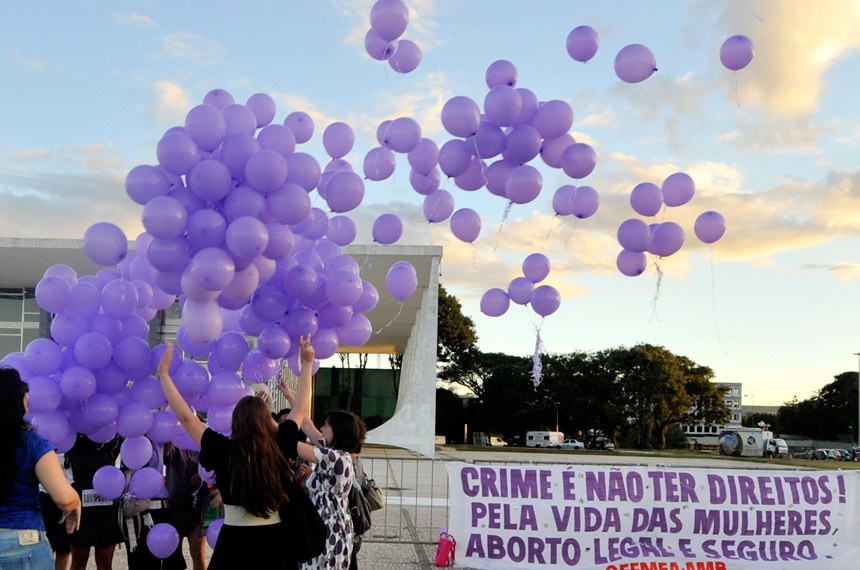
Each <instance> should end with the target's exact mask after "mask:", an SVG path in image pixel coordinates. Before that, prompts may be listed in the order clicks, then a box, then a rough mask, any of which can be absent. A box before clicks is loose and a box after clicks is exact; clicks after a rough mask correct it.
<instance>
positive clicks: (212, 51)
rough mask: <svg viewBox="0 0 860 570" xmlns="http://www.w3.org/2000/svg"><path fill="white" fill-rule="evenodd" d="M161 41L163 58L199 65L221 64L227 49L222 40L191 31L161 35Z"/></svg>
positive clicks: (161, 55)
mask: <svg viewBox="0 0 860 570" xmlns="http://www.w3.org/2000/svg"><path fill="white" fill-rule="evenodd" d="M159 42H160V43H161V54H160V57H161V58H163V59H170V60H178V61H184V62H186V63H191V64H194V65H199V66H212V65H220V64H221V63H223V61H224V55H225V50H224V46H223V45H221V43H220V42H218V41H216V40H213V39H210V38H206V37H203V36H199V35H197V34H192V33H191V32H176V33H173V34H167V35H164V36H161V38H159Z"/></svg>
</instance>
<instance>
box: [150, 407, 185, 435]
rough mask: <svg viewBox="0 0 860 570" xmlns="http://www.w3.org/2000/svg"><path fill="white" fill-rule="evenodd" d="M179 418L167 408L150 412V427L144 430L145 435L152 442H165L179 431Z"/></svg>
mask: <svg viewBox="0 0 860 570" xmlns="http://www.w3.org/2000/svg"><path fill="white" fill-rule="evenodd" d="M180 429H181V428H180V426H179V420H177V419H176V416H174V415H173V412H171V411H169V410H158V411H157V412H155V413H153V414H152V427H150V428H149V431H147V432H146V437H148V438H149V439H150V441H152V442H153V443H167V442H168V441H171V440H172V439H173V437H174V436H175V435H176V434H178V433H179V430H180Z"/></svg>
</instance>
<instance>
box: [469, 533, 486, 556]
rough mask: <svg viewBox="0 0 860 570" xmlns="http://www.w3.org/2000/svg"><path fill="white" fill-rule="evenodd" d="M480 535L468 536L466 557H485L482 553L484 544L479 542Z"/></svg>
mask: <svg viewBox="0 0 860 570" xmlns="http://www.w3.org/2000/svg"><path fill="white" fill-rule="evenodd" d="M481 538H482V537H481V535H480V534H470V535H469V542H468V543H467V544H466V557H467V558H470V557H472V556H474V557H475V558H484V557H485V556H486V554H485V552H484V543H483V541H482V540H481Z"/></svg>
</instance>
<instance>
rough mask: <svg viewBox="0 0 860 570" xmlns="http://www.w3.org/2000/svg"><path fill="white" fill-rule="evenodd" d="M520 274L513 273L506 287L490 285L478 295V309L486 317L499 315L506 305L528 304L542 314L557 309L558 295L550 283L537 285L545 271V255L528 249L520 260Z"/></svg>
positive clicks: (546, 262) (545, 275) (546, 270)
mask: <svg viewBox="0 0 860 570" xmlns="http://www.w3.org/2000/svg"><path fill="white" fill-rule="evenodd" d="M522 269H523V275H522V276H521V277H514V278H513V279H512V280H511V282H510V283H508V288H507V290H504V289H500V288H498V287H494V288H492V289H489V290H487V291H486V292H485V293H484V294H483V296H481V312H482V313H484V314H485V315H487V316H488V317H500V316H502V315H503V314H505V313H506V312H507V310H508V307H510V304H511V301H513V302H514V303H517V304H518V305H528V304H531V307H532V310H533V311H534V312H535V313H537V314H538V315H540V316H541V317H546V316H548V315H551V314H553V313H554V312H555V311H556V310H558V308H559V306H560V305H561V295H560V294H559V292H558V290H557V289H556V288H555V287H553V286H552V285H539V286H536V285H537V284H538V283H540V282H541V281H543V280H544V279H546V277H547V276H548V275H549V270H550V264H549V259H548V258H547V256H545V255H544V254H542V253H532V254H531V255H529V256H528V257H526V258H525V260H523V266H522Z"/></svg>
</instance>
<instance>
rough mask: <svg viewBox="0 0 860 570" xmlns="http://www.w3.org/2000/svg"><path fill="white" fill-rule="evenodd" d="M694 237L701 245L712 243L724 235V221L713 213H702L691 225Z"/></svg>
mask: <svg viewBox="0 0 860 570" xmlns="http://www.w3.org/2000/svg"><path fill="white" fill-rule="evenodd" d="M693 231H694V232H695V234H696V237H697V238H699V240H700V241H702V242H703V243H714V242H715V241H717V240H719V239H720V238H721V237H723V234H724V233H726V219H725V218H724V217H723V216H722V214H720V213H718V212H714V211H712V210H711V211H707V212H702V213H701V214H699V217H698V218H696V223H695V224H694V225H693Z"/></svg>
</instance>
